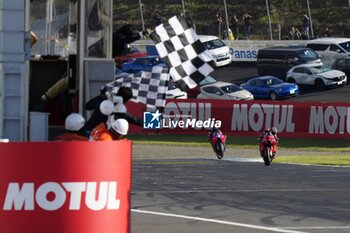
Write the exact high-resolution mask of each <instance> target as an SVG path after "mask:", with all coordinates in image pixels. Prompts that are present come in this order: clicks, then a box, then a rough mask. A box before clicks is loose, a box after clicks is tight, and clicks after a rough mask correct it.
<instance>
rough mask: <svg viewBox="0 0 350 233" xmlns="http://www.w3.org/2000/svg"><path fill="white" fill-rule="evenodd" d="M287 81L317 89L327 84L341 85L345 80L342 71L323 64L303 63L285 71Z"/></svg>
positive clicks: (345, 77)
mask: <svg viewBox="0 0 350 233" xmlns="http://www.w3.org/2000/svg"><path fill="white" fill-rule="evenodd" d="M287 81H288V82H290V83H297V84H301V85H311V86H314V87H315V88H316V89H317V90H322V89H324V88H325V87H328V86H341V85H344V84H345V83H346V82H347V76H346V74H345V73H344V72H343V71H340V70H333V69H331V68H328V67H326V66H324V65H316V64H303V65H298V66H295V67H293V68H292V69H290V70H289V71H288V72H287Z"/></svg>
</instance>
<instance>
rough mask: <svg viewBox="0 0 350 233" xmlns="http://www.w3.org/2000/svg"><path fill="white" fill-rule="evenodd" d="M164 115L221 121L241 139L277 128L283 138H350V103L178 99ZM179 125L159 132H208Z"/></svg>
mask: <svg viewBox="0 0 350 233" xmlns="http://www.w3.org/2000/svg"><path fill="white" fill-rule="evenodd" d="M128 110H129V111H130V112H132V113H134V114H135V115H137V116H142V114H143V111H145V109H144V107H143V106H142V105H138V104H134V103H133V104H130V105H128ZM164 114H165V115H168V116H174V117H173V119H175V121H181V120H182V121H183V120H185V121H186V118H196V119H200V120H202V121H204V120H207V119H209V118H210V119H212V120H220V121H221V122H222V125H221V129H222V130H223V131H224V132H225V133H227V134H231V135H237V136H257V135H258V134H259V133H260V132H261V131H262V130H264V129H266V128H268V127H272V126H276V127H277V128H278V130H279V132H280V133H279V135H280V136H283V137H301V138H308V137H309V138H310V137H314V138H350V104H348V103H310V102H289V101H283V102H282V101H281V102H278V101H233V100H232V101H231V100H197V99H187V100H176V99H174V100H168V101H167V103H166V106H165V109H164ZM213 122H215V121H211V122H208V123H209V125H210V123H213ZM173 125H174V124H173ZM167 126H169V124H168V125H167ZM174 126H175V125H174ZM178 126H179V124H178V125H177V127H168V128H166V129H164V128H163V129H160V130H159V132H160V133H178V134H184V133H188V134H201V133H207V132H208V131H207V129H205V128H203V127H191V125H190V126H189V127H187V128H183V127H182V128H181V127H178ZM131 132H135V133H152V132H155V130H150V129H143V128H142V127H138V128H136V127H133V128H132V131H131Z"/></svg>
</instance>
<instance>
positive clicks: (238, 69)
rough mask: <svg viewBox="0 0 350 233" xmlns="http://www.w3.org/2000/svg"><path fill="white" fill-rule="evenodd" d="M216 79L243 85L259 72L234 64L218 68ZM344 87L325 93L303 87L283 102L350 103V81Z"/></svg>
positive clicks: (252, 65) (324, 91) (215, 74)
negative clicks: (296, 94) (294, 95)
mask: <svg viewBox="0 0 350 233" xmlns="http://www.w3.org/2000/svg"><path fill="white" fill-rule="evenodd" d="M211 75H212V76H213V77H214V78H216V79H217V80H221V81H227V82H233V83H235V84H241V83H243V82H245V81H246V80H248V79H249V78H250V77H253V76H257V70H256V66H255V64H254V63H243V62H241V63H234V64H232V65H229V66H224V67H220V68H217V69H216V70H214V72H212V74H211ZM349 78H350V77H348V84H347V85H345V86H343V87H336V88H329V89H326V90H323V91H316V90H313V89H312V88H309V87H306V88H305V87H301V89H300V95H299V96H296V97H292V98H287V99H283V100H281V101H297V102H346V103H350V98H349V96H350V85H349V83H350V81H349Z"/></svg>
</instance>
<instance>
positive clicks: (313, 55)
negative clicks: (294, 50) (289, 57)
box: [298, 49, 319, 58]
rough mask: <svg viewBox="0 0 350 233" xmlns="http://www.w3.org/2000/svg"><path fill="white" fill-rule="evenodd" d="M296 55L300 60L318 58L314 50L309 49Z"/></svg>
mask: <svg viewBox="0 0 350 233" xmlns="http://www.w3.org/2000/svg"><path fill="white" fill-rule="evenodd" d="M298 55H299V56H300V57H301V58H318V57H319V56H318V54H317V53H316V52H315V51H314V50H311V49H303V50H300V51H298Z"/></svg>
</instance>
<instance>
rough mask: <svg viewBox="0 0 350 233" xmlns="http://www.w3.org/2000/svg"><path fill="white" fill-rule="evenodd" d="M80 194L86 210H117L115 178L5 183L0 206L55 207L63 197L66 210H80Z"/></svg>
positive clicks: (7, 208)
mask: <svg viewBox="0 0 350 233" xmlns="http://www.w3.org/2000/svg"><path fill="white" fill-rule="evenodd" d="M83 194H84V195H83ZM83 197H85V200H84V203H85V206H86V207H87V208H88V209H90V210H94V211H99V210H102V209H107V210H118V209H119V207H120V200H119V199H117V182H116V181H111V182H108V181H102V182H62V183H56V182H46V183H43V184H41V185H40V186H39V187H37V188H36V187H35V184H34V183H23V184H22V185H21V184H20V183H9V184H8V188H7V192H6V197H5V201H4V205H3V210H6V211H11V210H16V211H22V210H26V211H32V210H34V209H35V208H36V206H38V207H40V208H41V209H43V210H47V211H55V210H58V209H60V208H62V207H63V205H64V204H65V203H66V202H67V201H68V203H69V205H68V209H69V210H80V209H81V207H82V202H83V200H82V199H83ZM67 199H68V200H67ZM35 204H37V205H35Z"/></svg>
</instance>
